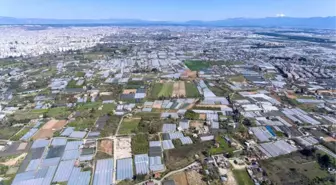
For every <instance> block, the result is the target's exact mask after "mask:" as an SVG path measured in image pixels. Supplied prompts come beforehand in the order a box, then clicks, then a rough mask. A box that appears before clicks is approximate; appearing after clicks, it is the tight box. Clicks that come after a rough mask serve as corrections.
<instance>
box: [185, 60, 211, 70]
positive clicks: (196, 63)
mask: <svg viewBox="0 0 336 185" xmlns="http://www.w3.org/2000/svg"><path fill="white" fill-rule="evenodd" d="M184 64H185V65H186V66H187V67H188V68H189V69H190V70H192V71H201V70H203V69H207V68H209V67H210V63H209V62H207V61H201V60H187V61H185V62H184Z"/></svg>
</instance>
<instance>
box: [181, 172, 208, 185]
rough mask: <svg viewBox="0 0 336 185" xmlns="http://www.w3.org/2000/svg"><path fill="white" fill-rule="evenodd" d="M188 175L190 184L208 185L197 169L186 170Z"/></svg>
mask: <svg viewBox="0 0 336 185" xmlns="http://www.w3.org/2000/svg"><path fill="white" fill-rule="evenodd" d="M186 176H187V180H188V183H189V184H190V185H206V183H205V182H204V181H202V175H201V174H199V173H197V172H196V171H188V172H186Z"/></svg>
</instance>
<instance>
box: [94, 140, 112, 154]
mask: <svg viewBox="0 0 336 185" xmlns="http://www.w3.org/2000/svg"><path fill="white" fill-rule="evenodd" d="M98 150H99V151H101V152H104V153H106V154H109V155H113V140H111V139H104V140H100V141H99V144H98Z"/></svg>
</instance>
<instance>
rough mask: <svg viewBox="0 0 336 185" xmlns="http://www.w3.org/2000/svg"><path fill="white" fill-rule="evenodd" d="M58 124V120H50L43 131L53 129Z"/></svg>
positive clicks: (43, 127)
mask: <svg viewBox="0 0 336 185" xmlns="http://www.w3.org/2000/svg"><path fill="white" fill-rule="evenodd" d="M57 122H58V120H55V119H53V120H50V121H48V122H47V123H46V124H44V125H43V126H42V128H41V129H52V128H53V127H54V125H55V124H56V123H57Z"/></svg>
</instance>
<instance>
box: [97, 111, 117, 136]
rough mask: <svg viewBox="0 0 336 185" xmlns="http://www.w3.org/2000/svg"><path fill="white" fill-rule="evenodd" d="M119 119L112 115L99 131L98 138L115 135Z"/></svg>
mask: <svg viewBox="0 0 336 185" xmlns="http://www.w3.org/2000/svg"><path fill="white" fill-rule="evenodd" d="M120 119H121V117H120V116H116V115H112V116H111V117H110V119H109V120H108V121H107V123H106V124H105V125H104V129H103V130H101V131H100V137H107V136H113V135H114V134H115V133H116V130H117V127H118V124H119V121H120Z"/></svg>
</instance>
